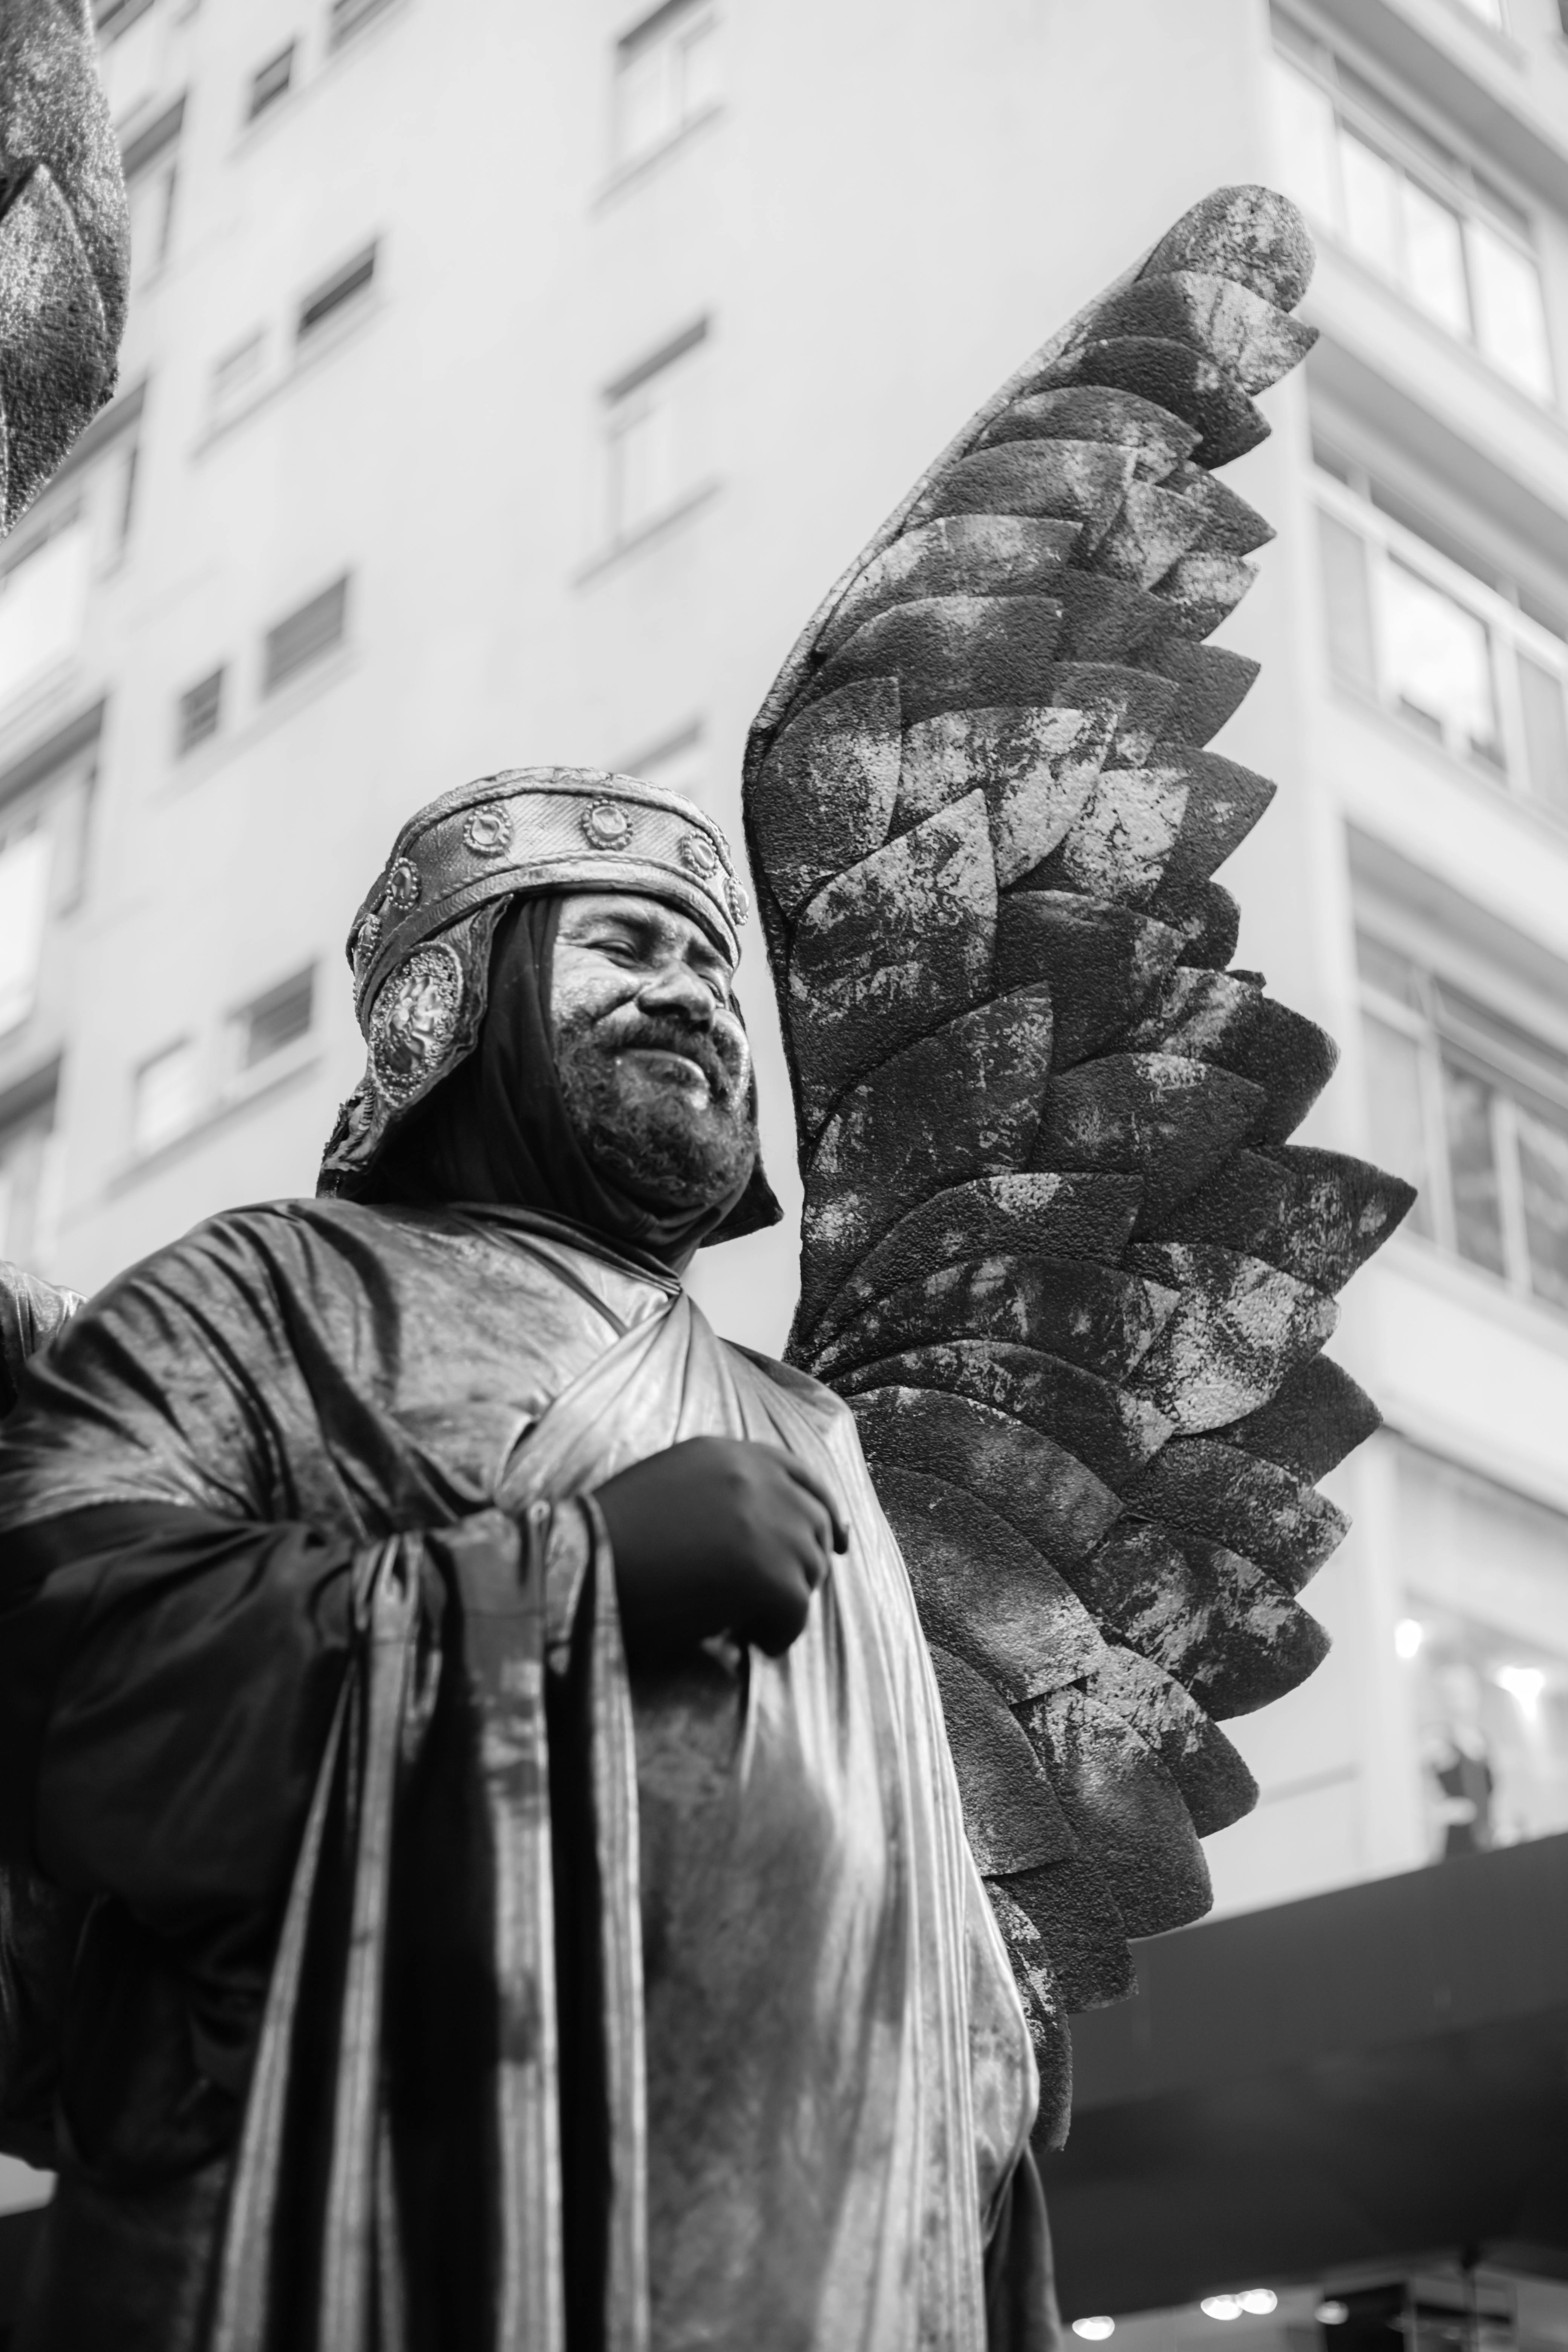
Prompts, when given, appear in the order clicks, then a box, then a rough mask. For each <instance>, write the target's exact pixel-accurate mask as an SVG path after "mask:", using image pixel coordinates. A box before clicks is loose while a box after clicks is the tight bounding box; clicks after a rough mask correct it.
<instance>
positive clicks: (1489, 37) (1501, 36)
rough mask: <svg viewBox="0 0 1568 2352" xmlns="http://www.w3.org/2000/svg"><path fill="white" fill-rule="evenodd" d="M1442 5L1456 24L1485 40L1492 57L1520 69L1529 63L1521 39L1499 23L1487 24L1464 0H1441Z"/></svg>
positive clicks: (1526, 51) (1527, 51) (1526, 50)
mask: <svg viewBox="0 0 1568 2352" xmlns="http://www.w3.org/2000/svg"><path fill="white" fill-rule="evenodd" d="M1443 5H1444V6H1445V7H1446V8H1447V12H1448V14H1449V16H1452V17H1453V18H1454V20H1455V22H1456V23H1457V24H1460V25H1463V26H1465V28H1466V30H1467V31H1468V32H1471V33H1474V35H1475V36H1476V37H1477V39H1478V40H1481V41H1485V43H1486V45H1487V47H1489V49H1490V50H1491V52H1492V54H1493V56H1494V57H1499V58H1503V59H1504V60H1505V61H1506V63H1508V64H1509V65H1510V66H1514V67H1517V68H1519V69H1520V70H1521V71H1522V70H1523V68H1525V67H1526V66H1527V65H1528V64H1529V63H1530V52H1529V50H1528V49H1527V48H1526V47H1524V44H1523V43H1522V42H1521V41H1518V40H1516V39H1515V38H1514V37H1513V35H1512V34H1511V33H1510V32H1507V31H1505V30H1504V28H1503V27H1502V26H1500V25H1489V24H1487V23H1486V22H1485V21H1484V20H1483V19H1482V18H1481V17H1479V16H1477V15H1476V12H1475V10H1474V9H1473V8H1467V7H1466V5H1465V0H1443Z"/></svg>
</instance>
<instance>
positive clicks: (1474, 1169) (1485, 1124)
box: [1443, 1055, 1507, 1274]
mask: <svg viewBox="0 0 1568 2352" xmlns="http://www.w3.org/2000/svg"><path fill="white" fill-rule="evenodd" d="M1494 1098H1495V1093H1494V1089H1493V1088H1492V1087H1489V1086H1488V1085H1487V1083H1486V1081H1485V1079H1484V1078H1479V1077H1477V1076H1476V1074H1475V1072H1474V1071H1473V1070H1467V1069H1465V1068H1463V1067H1462V1066H1460V1065H1459V1064H1458V1063H1455V1062H1451V1061H1449V1060H1448V1058H1447V1055H1445V1056H1444V1059H1443V1127H1444V1132H1445V1135H1446V1138H1447V1150H1448V1190H1449V1193H1450V1195H1451V1197H1452V1200H1453V1203H1454V1246H1455V1248H1456V1249H1457V1250H1458V1253H1459V1255H1460V1256H1461V1257H1468V1259H1469V1261H1470V1263H1471V1265H1484V1266H1485V1267H1486V1269H1487V1271H1488V1272H1489V1274H1502V1273H1504V1272H1505V1271H1506V1268H1507V1261H1506V1259H1505V1257H1504V1255H1503V1240H1502V1204H1501V1197H1500V1188H1499V1184H1498V1169H1497V1150H1496V1145H1495V1143H1494V1141H1493V1135H1492V1104H1493V1101H1494Z"/></svg>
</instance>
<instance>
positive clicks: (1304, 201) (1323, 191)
mask: <svg viewBox="0 0 1568 2352" xmlns="http://www.w3.org/2000/svg"><path fill="white" fill-rule="evenodd" d="M1271 80H1272V83H1273V91H1274V140H1275V149H1276V152H1277V154H1278V156H1279V177H1280V180H1281V181H1282V182H1283V184H1284V186H1285V188H1286V190H1287V192H1288V193H1289V194H1290V195H1292V196H1294V197H1295V199H1296V202H1297V203H1298V204H1299V205H1300V206H1301V207H1302V209H1303V211H1305V212H1309V213H1310V214H1312V215H1313V216H1314V217H1315V218H1316V219H1318V220H1321V221H1325V222H1328V223H1329V224H1332V223H1333V222H1334V220H1335V219H1336V218H1337V216H1338V213H1339V204H1338V196H1337V179H1338V173H1337V169H1336V165H1335V148H1336V144H1337V133H1336V131H1335V129H1334V109H1333V103H1332V100H1331V99H1330V97H1329V94H1328V91H1327V90H1326V89H1319V87H1318V85H1317V83H1316V82H1313V81H1309V80H1308V79H1307V78H1306V76H1305V75H1304V74H1299V73H1296V72H1293V71H1292V69H1291V68H1290V67H1289V66H1288V65H1285V64H1282V63H1281V61H1280V60H1279V58H1275V59H1274V61H1273V71H1272V75H1271Z"/></svg>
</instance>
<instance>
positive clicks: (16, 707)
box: [0, 654, 82, 767]
mask: <svg viewBox="0 0 1568 2352" xmlns="http://www.w3.org/2000/svg"><path fill="white" fill-rule="evenodd" d="M81 683H82V663H81V660H80V658H79V656H77V655H74V654H73V655H69V656H67V658H66V659H65V660H64V661H62V662H60V663H59V664H58V666H57V667H55V668H53V669H51V670H48V671H47V672H46V673H45V675H44V676H43V677H39V678H36V679H35V680H34V681H33V684H32V685H31V686H26V687H23V688H20V689H19V690H18V691H17V693H16V696H15V697H14V698H8V699H7V700H6V702H5V705H4V706H3V707H0V766H4V767H9V766H10V764H11V761H12V759H13V757H14V756H15V749H16V747H18V746H19V745H20V744H21V743H22V742H23V741H25V740H26V738H27V737H28V736H29V735H32V734H35V733H36V732H37V728H38V722H39V720H40V719H42V718H44V717H45V716H46V714H47V712H48V711H50V710H52V709H56V708H57V707H58V705H59V704H60V703H62V702H65V701H68V700H69V699H71V698H73V697H74V696H75V695H76V694H77V692H78V690H79V688H80V686H81Z"/></svg>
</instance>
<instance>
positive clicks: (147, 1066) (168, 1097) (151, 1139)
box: [131, 1037, 201, 1154]
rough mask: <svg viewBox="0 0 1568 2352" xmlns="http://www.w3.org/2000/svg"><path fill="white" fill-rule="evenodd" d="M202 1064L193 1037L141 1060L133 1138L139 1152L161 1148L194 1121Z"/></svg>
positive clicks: (134, 1095) (134, 1099) (135, 1086)
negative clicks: (199, 1061) (200, 1066)
mask: <svg viewBox="0 0 1568 2352" xmlns="http://www.w3.org/2000/svg"><path fill="white" fill-rule="evenodd" d="M198 1074H199V1064H198V1061H197V1058H196V1043H195V1038H194V1037H182V1038H180V1039H179V1040H178V1041H177V1042H176V1043H175V1044H174V1045H165V1046H164V1047H163V1051H162V1052H161V1053H157V1054H153V1055H151V1056H150V1057H149V1059H148V1060H146V1061H145V1062H143V1063H142V1066H141V1067H140V1069H138V1071H137V1073H136V1076H135V1081H134V1084H133V1086H132V1097H131V1140H132V1148H133V1149H134V1150H135V1151H136V1152H137V1153H138V1154H142V1153H145V1152H149V1151H157V1150H160V1149H161V1148H162V1147H163V1145H164V1144H165V1143H172V1142H173V1141H174V1138H175V1137H176V1136H178V1135H184V1133H185V1131H186V1129H188V1128H190V1127H193V1126H194V1125H195V1118H196V1113H197V1110H198V1108H199V1107H200V1100H201V1096H200V1089H199V1086H198Z"/></svg>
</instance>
